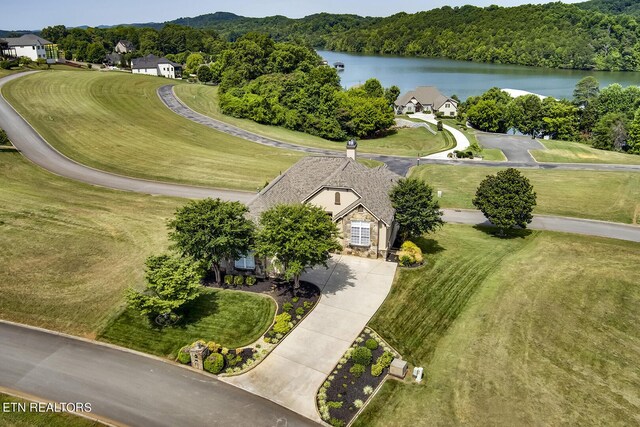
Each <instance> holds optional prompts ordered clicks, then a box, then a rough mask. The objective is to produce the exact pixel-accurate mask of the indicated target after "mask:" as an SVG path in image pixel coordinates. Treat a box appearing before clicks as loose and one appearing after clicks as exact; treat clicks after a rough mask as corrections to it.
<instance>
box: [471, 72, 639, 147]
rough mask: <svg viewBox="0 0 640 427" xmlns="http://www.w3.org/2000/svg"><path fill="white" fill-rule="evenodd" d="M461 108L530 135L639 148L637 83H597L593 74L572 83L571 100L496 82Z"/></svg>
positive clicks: (499, 127) (482, 122) (485, 124)
mask: <svg viewBox="0 0 640 427" xmlns="http://www.w3.org/2000/svg"><path fill="white" fill-rule="evenodd" d="M460 114H461V118H462V119H466V120H467V121H468V122H469V123H470V124H471V125H472V126H474V127H475V128H477V129H480V130H483V131H487V132H500V133H505V132H507V131H508V130H509V129H511V128H513V129H515V130H516V131H518V132H520V133H522V134H525V135H532V136H543V135H544V136H549V137H550V138H551V139H558V140H565V141H583V142H588V143H590V144H591V145H592V146H593V147H595V148H601V149H605V150H617V151H626V152H629V153H635V154H640V87H637V86H629V87H627V88H623V87H622V86H620V85H619V84H612V85H610V86H607V87H605V88H603V89H600V85H599V83H598V81H597V80H596V79H595V78H593V77H585V78H584V79H582V80H581V81H580V82H578V84H577V85H576V87H575V90H574V97H573V100H566V99H563V100H556V99H553V98H545V99H543V100H541V99H540V98H539V97H538V96H536V95H525V96H521V97H518V98H515V99H513V98H512V97H511V96H510V95H509V94H507V93H506V92H504V91H501V90H500V89H498V88H492V89H490V90H488V91H487V92H485V93H484V94H482V95H480V96H474V97H470V98H468V99H467V100H466V101H465V102H464V103H462V104H461V108H460Z"/></svg>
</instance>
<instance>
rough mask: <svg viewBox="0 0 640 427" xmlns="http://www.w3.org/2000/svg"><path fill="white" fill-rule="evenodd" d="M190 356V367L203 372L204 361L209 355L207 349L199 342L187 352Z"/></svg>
mask: <svg viewBox="0 0 640 427" xmlns="http://www.w3.org/2000/svg"><path fill="white" fill-rule="evenodd" d="M189 354H190V355H191V367H193V368H196V369H200V370H201V371H202V370H204V359H206V358H207V356H208V355H209V349H208V348H207V346H206V345H204V344H202V343H201V342H197V343H196V345H194V346H193V347H191V349H190V350H189Z"/></svg>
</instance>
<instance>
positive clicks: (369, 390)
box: [362, 385, 373, 396]
mask: <svg viewBox="0 0 640 427" xmlns="http://www.w3.org/2000/svg"><path fill="white" fill-rule="evenodd" d="M362 392H363V393H364V394H365V396H369V395H370V394H371V393H373V387H371V386H370V385H366V386H364V388H363V389H362Z"/></svg>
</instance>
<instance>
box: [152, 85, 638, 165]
mask: <svg viewBox="0 0 640 427" xmlns="http://www.w3.org/2000/svg"><path fill="white" fill-rule="evenodd" d="M174 86H175V85H173V84H168V85H165V86H161V87H160V88H158V96H159V97H160V100H161V101H162V102H163V103H164V104H165V105H166V106H167V108H169V109H170V110H171V111H173V112H174V113H176V114H178V115H180V116H182V117H184V118H186V119H189V120H191V121H194V122H196V123H199V124H201V125H203V126H207V127H209V128H211V129H215V130H218V131H220V132H225V133H228V134H230V135H233V136H236V137H238V138H243V139H246V140H248V141H252V142H255V143H258V144H262V145H267V146H270V147H274V148H284V149H287V150H294V151H301V152H304V153H311V154H320V155H326V156H335V155H342V154H343V151H341V150H326V149H321V148H310V147H305V146H302V145H297V144H292V143H289V142H282V141H277V140H275V139H271V138H266V137H263V136H260V135H257V134H255V133H252V132H249V131H246V130H244V129H241V128H239V127H237V126H233V125H230V124H228V123H225V122H222V121H220V120H216V119H213V118H211V117H209V116H205V115H203V114H200V113H198V112H196V111H194V110H192V109H191V108H190V107H188V106H187V105H186V104H185V103H184V102H182V101H181V100H180V99H179V98H178V97H177V96H176V94H175V91H174V90H173V88H174ZM452 130H453V131H456V132H459V131H457V130H455V129H452ZM460 134H461V135H462V137H463V138H464V139H465V140H466V139H467V138H466V137H465V136H464V135H463V134H462V133H461V132H460ZM483 135H490V134H483ZM506 136H508V135H506ZM511 138H516V139H517V138H518V137H514V136H511ZM361 156H362V157H366V158H370V159H374V160H378V161H380V162H383V163H386V165H387V166H388V167H389V169H391V170H392V171H394V172H396V173H398V174H400V175H406V174H407V172H408V171H409V169H410V168H411V167H412V166H415V165H416V164H417V160H416V159H413V158H410V157H402V156H383V155H378V154H367V153H362V154H361ZM427 157H432V156H427ZM419 163H420V164H421V165H424V164H442V165H454V166H480V167H503V168H504V167H513V168H533V169H562V170H603V171H630V172H640V165H611V164H591V163H537V162H535V161H533V158H531V157H529V158H526V159H525V158H519V157H518V158H516V159H515V160H512V161H506V162H490V161H473V160H449V159H440V158H426V157H422V158H420V161H419Z"/></svg>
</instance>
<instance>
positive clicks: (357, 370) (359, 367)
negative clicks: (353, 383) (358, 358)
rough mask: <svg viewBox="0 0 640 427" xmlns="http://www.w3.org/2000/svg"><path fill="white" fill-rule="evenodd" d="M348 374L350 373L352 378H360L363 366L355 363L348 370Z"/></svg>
mask: <svg viewBox="0 0 640 427" xmlns="http://www.w3.org/2000/svg"><path fill="white" fill-rule="evenodd" d="M349 372H351V373H352V374H353V376H354V377H356V378H360V377H361V376H362V374H364V366H363V365H360V364H358V363H356V364H355V365H353V366H352V367H351V369H349Z"/></svg>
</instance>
